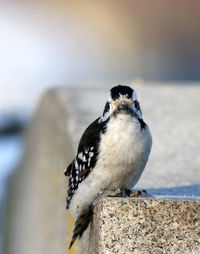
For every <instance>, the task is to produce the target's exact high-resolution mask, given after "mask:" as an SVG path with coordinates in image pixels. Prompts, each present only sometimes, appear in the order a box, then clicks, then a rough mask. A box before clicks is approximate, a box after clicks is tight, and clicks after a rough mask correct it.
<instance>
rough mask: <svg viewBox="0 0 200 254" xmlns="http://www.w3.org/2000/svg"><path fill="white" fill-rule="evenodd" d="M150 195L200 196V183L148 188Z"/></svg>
mask: <svg viewBox="0 0 200 254" xmlns="http://www.w3.org/2000/svg"><path fill="white" fill-rule="evenodd" d="M146 191H147V193H148V194H149V195H174V196H200V184H192V185H183V186H178V187H169V188H157V189H146Z"/></svg>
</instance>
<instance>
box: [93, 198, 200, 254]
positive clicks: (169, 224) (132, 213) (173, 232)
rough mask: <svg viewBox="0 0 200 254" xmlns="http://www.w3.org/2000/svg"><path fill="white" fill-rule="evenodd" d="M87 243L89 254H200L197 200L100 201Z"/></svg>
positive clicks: (141, 199) (126, 199) (117, 199)
mask: <svg viewBox="0 0 200 254" xmlns="http://www.w3.org/2000/svg"><path fill="white" fill-rule="evenodd" d="M90 243H91V245H90V254H97V253H98V254H111V253H112V254H113V253H119V254H122V253H123V254H124V253H126V254H128V253H131V254H139V253H142V254H161V253H167V254H168V253H170V254H172V253H176V254H183V253H191V252H192V253H198V252H199V253H200V200H189V199H187V200H183V199H181V200H179V199H164V198H162V199H155V198H104V199H100V200H99V201H98V202H97V204H96V205H95V209H94V216H93V222H92V226H91V242H90Z"/></svg>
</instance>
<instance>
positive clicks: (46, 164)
mask: <svg viewBox="0 0 200 254" xmlns="http://www.w3.org/2000/svg"><path fill="white" fill-rule="evenodd" d="M58 93H59V92H58V90H56V89H54V90H50V91H47V92H46V93H45V95H44V96H43V97H42V98H41V100H40V103H39V105H38V107H37V110H36V113H35V116H34V117H33V119H32V121H31V123H30V126H29V128H28V129H27V133H26V135H25V139H26V148H25V154H24V156H23V159H22V162H21V163H20V165H19V167H18V169H17V170H16V172H15V174H14V175H13V176H12V177H11V179H10V190H9V194H8V199H7V220H6V233H5V234H6V236H5V240H6V242H5V250H4V253H5V254H45V253H48V254H55V253H62V254H63V253H67V250H68V247H67V244H69V240H70V237H71V235H70V230H71V228H72V221H71V217H70V215H69V214H68V213H67V211H66V209H65V198H66V192H67V178H66V177H64V169H65V168H66V166H67V165H68V163H69V162H70V161H71V159H72V157H73V147H72V144H71V138H70V136H69V134H68V125H67V122H68V112H67V107H65V106H64V105H63V103H62V102H61V101H60V99H59V96H58ZM62 94H63V95H65V98H66V101H67V98H68V93H67V90H66V89H63V90H62ZM70 253H77V252H76V251H75V248H73V249H72V251H71V252H70Z"/></svg>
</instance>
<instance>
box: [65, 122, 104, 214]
mask: <svg viewBox="0 0 200 254" xmlns="http://www.w3.org/2000/svg"><path fill="white" fill-rule="evenodd" d="M106 122H107V121H105V122H100V121H99V118H98V119H96V120H95V121H94V122H93V123H92V124H91V125H89V127H88V128H87V129H86V130H85V132H84V133H83V135H82V137H81V140H80V143H79V146H78V152H77V155H76V157H75V159H74V160H73V161H72V163H71V164H70V165H69V166H68V168H67V169H66V171H65V175H67V176H69V184H68V191H67V194H68V195H67V196H68V197H67V209H68V208H69V207H70V202H71V199H72V197H73V195H74V193H75V192H76V190H77V189H78V186H79V184H80V183H81V182H82V181H83V180H84V179H85V178H86V177H87V176H88V175H89V173H90V172H91V171H92V169H93V168H94V167H95V165H96V162H97V158H98V153H99V141H100V136H101V133H104V132H105V131H106Z"/></svg>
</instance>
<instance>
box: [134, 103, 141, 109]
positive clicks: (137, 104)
mask: <svg viewBox="0 0 200 254" xmlns="http://www.w3.org/2000/svg"><path fill="white" fill-rule="evenodd" d="M134 106H135V108H136V109H137V110H138V109H139V108H140V105H139V102H138V101H134Z"/></svg>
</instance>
